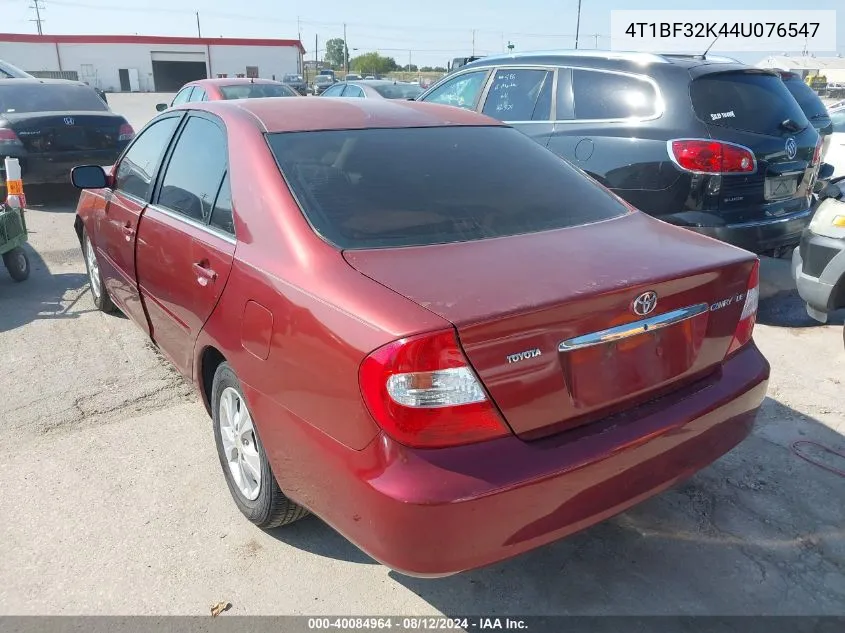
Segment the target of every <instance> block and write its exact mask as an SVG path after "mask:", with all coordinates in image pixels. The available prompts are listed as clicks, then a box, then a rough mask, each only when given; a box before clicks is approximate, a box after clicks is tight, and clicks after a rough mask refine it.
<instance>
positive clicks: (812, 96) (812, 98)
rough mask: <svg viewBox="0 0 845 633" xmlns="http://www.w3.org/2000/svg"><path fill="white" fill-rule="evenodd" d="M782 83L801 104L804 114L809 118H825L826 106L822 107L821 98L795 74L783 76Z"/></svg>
mask: <svg viewBox="0 0 845 633" xmlns="http://www.w3.org/2000/svg"><path fill="white" fill-rule="evenodd" d="M783 83H784V85H785V86H786V89H787V90H789V92H790V94H792V96H793V97H795V100H796V101H797V102H798V105H799V106H801V109H802V110H803V111H804V114H805V115H806V116H807V118H808V119H810V120H816V119H824V118H827V116H828V114H827V108H825V107H824V103H822V100H821V99H819V95H817V94H816V91H815V90H813V89H812V88H810V86H808V85H807V84H805V83H804V81H803V80H802V79H801V78H800V77H798V76H796V75H793V76H791V77H788V78H786V77H785V78H783Z"/></svg>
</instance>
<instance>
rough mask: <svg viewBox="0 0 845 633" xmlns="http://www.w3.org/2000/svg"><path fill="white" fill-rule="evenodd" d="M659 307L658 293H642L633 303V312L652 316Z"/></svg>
mask: <svg viewBox="0 0 845 633" xmlns="http://www.w3.org/2000/svg"><path fill="white" fill-rule="evenodd" d="M656 307H657V293H656V292H654V291H653V290H649V291H648V292H644V293H642V294H641V295H640V296H638V297H637V298H636V299H634V300H633V301H632V302H631V310H633V311H634V314H638V315H640V316H645V315H647V314H651V313H652V312H653V311H654V309H655V308H656Z"/></svg>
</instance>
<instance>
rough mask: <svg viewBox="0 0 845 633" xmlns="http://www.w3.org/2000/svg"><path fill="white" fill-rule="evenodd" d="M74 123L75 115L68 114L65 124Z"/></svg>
mask: <svg viewBox="0 0 845 633" xmlns="http://www.w3.org/2000/svg"><path fill="white" fill-rule="evenodd" d="M73 124H74V120H73V117H72V116H66V117H65V125H73Z"/></svg>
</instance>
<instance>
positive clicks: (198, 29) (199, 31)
mask: <svg viewBox="0 0 845 633" xmlns="http://www.w3.org/2000/svg"><path fill="white" fill-rule="evenodd" d="M197 37H202V29H201V28H200V12H199V11H197Z"/></svg>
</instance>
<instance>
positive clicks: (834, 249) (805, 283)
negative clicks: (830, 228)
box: [792, 230, 845, 322]
mask: <svg viewBox="0 0 845 633" xmlns="http://www.w3.org/2000/svg"><path fill="white" fill-rule="evenodd" d="M792 275H793V277H794V278H795V285H796V286H797V287H798V294H799V295H800V296H801V299H803V300H804V301H805V302H806V303H807V306H808V310H807V312H808V313H809V314H810V315H811V316H812V317H814V318H816V319H818V320H819V321H823V322H824V321H826V315H827V313H829V312H833V311H834V310H838V309H839V308H841V307H843V305H841V304H842V303H843V302H845V296H840V294H841V292H840V289H841V288H843V285H842V284H845V241H843V240H836V239H833V238H829V237H824V236H821V235H816V234H815V233H813V232H811V231H810V230H806V231H805V232H804V235H803V237H802V238H801V245H800V246H799V248H796V249H795V250H794V251H793V253H792Z"/></svg>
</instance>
